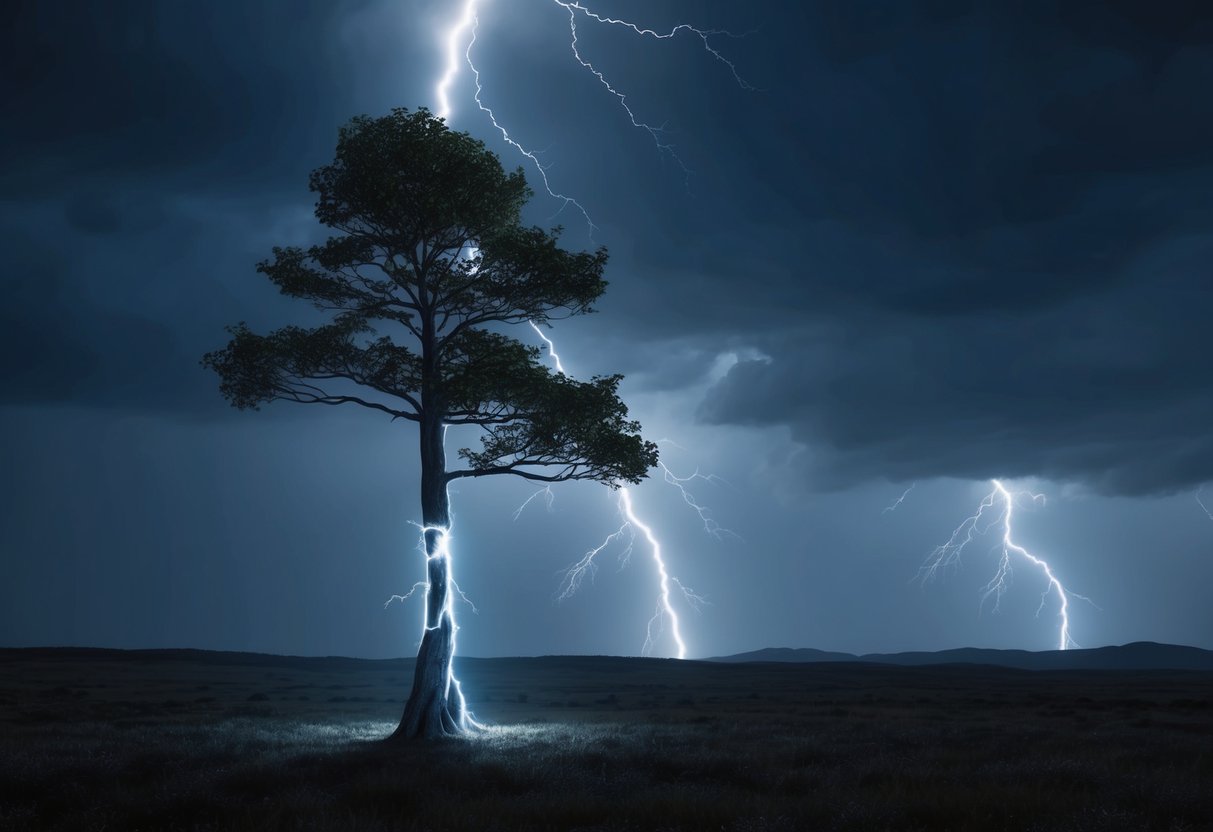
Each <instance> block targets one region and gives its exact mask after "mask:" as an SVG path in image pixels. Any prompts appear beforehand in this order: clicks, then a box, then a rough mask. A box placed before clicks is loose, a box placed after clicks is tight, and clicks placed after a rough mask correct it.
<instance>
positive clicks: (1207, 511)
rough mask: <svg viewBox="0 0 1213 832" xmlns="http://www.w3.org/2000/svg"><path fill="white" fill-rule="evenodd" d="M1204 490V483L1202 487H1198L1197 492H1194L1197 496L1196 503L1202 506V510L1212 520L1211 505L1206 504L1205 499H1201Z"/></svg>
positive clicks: (1212, 511) (1194, 495)
mask: <svg viewBox="0 0 1213 832" xmlns="http://www.w3.org/2000/svg"><path fill="white" fill-rule="evenodd" d="M1204 490H1205V488H1204V486H1203V485H1202V486H1201V487H1200V488H1198V489H1196V493H1195V494H1193V495H1192V496H1193V497H1195V498H1196V505H1198V506H1200V510H1201V511H1203V512H1204V513H1205V516H1206V517H1208V518H1209V519H1210V520H1213V510H1210V509H1209V507H1208V506H1207V505H1205V501H1204V500H1202V499H1200V492H1202V491H1204Z"/></svg>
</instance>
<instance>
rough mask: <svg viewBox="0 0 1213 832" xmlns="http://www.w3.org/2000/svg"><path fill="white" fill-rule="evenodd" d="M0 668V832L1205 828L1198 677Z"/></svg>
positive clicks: (6, 662)
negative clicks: (472, 721) (424, 700)
mask: <svg viewBox="0 0 1213 832" xmlns="http://www.w3.org/2000/svg"><path fill="white" fill-rule="evenodd" d="M461 668H462V669H461V676H462V677H463V679H464V686H465V689H466V690H467V691H468V692H469V694H470V697H471V700H472V704H473V707H474V708H475V710H476V712H477V714H478V715H479V716H480V717H481V718H482V719H484V720H485V721H487V722H490V723H492V725H493V726H494V727H492V728H490V729H489V730H488V731H487V732H485V733H484V734H483V735H482V736H481V737H479V738H477V739H472V740H444V741H438V742H427V743H413V744H408V745H401V746H389V745H385V744H384V743H381V742H378V741H377V740H378V739H379V738H381V737H384V736H386V735H387V734H388V733H390V731H391V729H392V728H393V727H394V726H395V721H396V719H397V718H398V716H399V713H400V709H401V699H402V697H403V695H404V693H405V692H406V691H407V687H408V683H409V679H410V670H411V668H410V663H408V662H405V661H396V662H360V661H355V660H348V659H287V658H283V657H269V656H264V657H257V656H247V655H243V656H242V655H236V654H232V655H223V654H206V653H190V652H173V651H159V652H157V653H149V654H141V653H118V652H113V653H111V652H103V651H65V652H56V651H17V650H10V651H0V829H5V830H8V829H15V830H19V829H26V828H31V829H37V828H51V829H63V830H86V829H181V830H194V829H249V830H252V829H257V830H262V829H319V830H329V829H349V830H379V829H403V830H423V829H456V830H477V832H482V831H483V830H513V829H518V830H522V829H526V830H530V829H584V830H608V829H610V830H615V829H668V830H737V831H738V832H741V831H742V830H754V831H755V832H757V831H758V830H800V829H822V830H831V829H855V830H868V829H899V830H900V829H905V830H910V829H920V830H936V829H980V830H1003V829H1039V830H1052V829H1058V830H1063V829H1064V830H1081V829H1089V830H1174V832H1179V830H1199V829H1213V674H1209V673H1195V672H1188V673H1184V672H1165V671H1149V672H1135V673H1130V672H1119V671H1107V672H1105V671H1085V672H1052V671H1050V672H1031V671H1018V670H1008V669H999V668H990V667H977V666H941V667H890V666H880V665H862V664H817V665H773V664H772V665H718V664H709V663H700V662H673V661H661V660H640V659H615V658H547V659H494V660H467V661H464V662H463V663H462V665H461Z"/></svg>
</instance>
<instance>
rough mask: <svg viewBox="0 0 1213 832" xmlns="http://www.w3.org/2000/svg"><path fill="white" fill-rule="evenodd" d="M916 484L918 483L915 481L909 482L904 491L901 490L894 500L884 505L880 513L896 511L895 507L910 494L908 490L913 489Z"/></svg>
mask: <svg viewBox="0 0 1213 832" xmlns="http://www.w3.org/2000/svg"><path fill="white" fill-rule="evenodd" d="M916 485H918V483H916V482H912V483H910V487H909V488H907V489H906V490H905V491H903V492H901V496H900V497H898V498H897V499H896V500H894V501H893V502H892V503H890V504H889V505H887V506H885V507H884V511H882V512H880V513H881V514H889V513H890V512H893V511H896V510H897V507H898V506H899V505H901V504H902V503H904V502H905V501H906V497H909V496H910V492H911V491H913V490H914V486H916Z"/></svg>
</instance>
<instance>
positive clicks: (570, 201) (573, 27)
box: [434, 0, 755, 235]
mask: <svg viewBox="0 0 1213 832" xmlns="http://www.w3.org/2000/svg"><path fill="white" fill-rule="evenodd" d="M482 2H484V0H465V1H464V4H463V7H462V9H461V11H460V15H459V17H458V19H457V20H456V21H455V22H454V23H452V24H451V27H450V28H449V29H448V30H447V32H446V36H445V40H444V46H445V49H444V52H445V55H446V66H445V68H444V71H443V74H442V76H441V77H440V78H439V80H438V83H437V85H436V86H435V88H434V97H435V99H437V102H438V110H437V115H438V116H439V117H440V118H443V119H447V120H449V119H450V116H451V114H452V112H453V107H452V106H451V100H450V89H451V86H452V85H453V84H454V81H455V78H456V77H458V75H459V71H460V64H461V63H465V64H467V67H468V69H469V70H470V71H471V73H472V77H473V79H474V81H475V92H474V93H473V95H472V99H473V100H474V101H475V103H476V107H477V108H478V109H479V110H480V112H482V113H484V114H485V115H486V116H488V119H489V121H490V122H491V123H492V125H493V127H494V128H496V130H497V131H498V132H499V133H500V134H501V137H502V139H504V140H505V142H506V143H507V144H509V145H510V146H511V147H513V148H514V149H515V150H516V151H518V153H519V154H521V155H522V156H524V157H526V158H527V159H528V160H529V161H530V162H531V163H532V164H533V165H534V167H535V170H536V171H537V172H538V173H539V178H540V179H541V180H542V181H543V188H544V190H545V191H546V192H547V194H548V196H550V197H552V198H553V199H556V200H559V201H560V203H561V208H560V210H564V209H565V208H569V207H573V208H576V209H577V211H578V212H579V213H580V214H581V216H582V217H583V218H584V219H585V221H586V224H587V226H588V227H589V231H590V234H591V235H593V233H594V231H595V230H596V229H597V226H595V225H594V221H593V220H592V219H591V218H590V214H589V212H588V211H587V210H586V209H585V207H584V206H583V205H582V204H581V203H580V202H578V201H577V200H576V199H575V198H573V197H571V196H568V195H566V194H562V193H560V192H558V191H556V190H555V189H553V187H552V183H551V181H550V180H549V179H548V168H547V167H546V166H545V165H544V164H543V163H542V162H541V161H540V160H539V156H538V154H537V153H536V152H535V151H533V150H531V149H529V148H527V147H526V146H524V145H523V144H521V143H520V142H519V141H518V140H517V139H515V138H514V137H513V136H512V135H511V134H510V132H509V131H508V130H507V129H506V128H505V126H504V125H503V124H502V123H501V122H500V121H499V120H498V118H497V115H496V113H495V112H494V111H493V109H492V108H491V107H489V106H488V105H487V104H485V103H484V99H483V97H482V96H483V92H484V90H483V85H482V84H481V81H480V70H479V69H478V68H477V66H476V63H475V61H474V60H473V59H472V48H473V47H474V46H475V44H476V38H477V29H478V27H479V19H478V18H477V14H476V13H477V10H478V9H479V7H480V4H481V3H482ZM552 2H553V3H554V4H555V5H557V6H559V7H561V8H562V9H564V10H565V11H566V12H568V15H569V47H570V49H571V50H572V53H573V58H574V60H576V62H577V63H578V64H579V65H580V66H581V67H582V68H583V69H585V70H586V71H587V72H589V73H590V74H591V75H593V76H594V78H595V79H597V81H598V83H599V84H600V85H601V86H602V87H603V88H604V89H606V91H607V92H608V93H610V95H612V96H614V98H615V99H616V100H617V101H618V102H619V106H620V107H621V108H622V109H623V111H624V113H625V114H626V115H627V118H628V121H629V122H630V123H631V125H632V126H633V127H635V128H637V129H639V130H644V131H645V132H647V133H648V134H649V136H650V137H651V138H652V139H653V142H654V144H655V145H656V146H657V149H658V151H660V152H663V153H666V154H668V155H669V156H670V158H671V159H673V160H674V162H675V163H676V164H677V165H678V166H679V168H680V169H681V170H682V172H683V174H684V175H686V176H688V177H689V176H690V173H691V171H690V169H689V168H688V167H687V165H686V164H685V163H684V162H683V160H682V159H681V158H680V157H679V156H678V154H677V153H676V152H675V149H674V146H673V145H672V144H670V143H669V142H668V141H666V140H665V138H664V136H665V133H666V131H665V128H664V126H661V127H659V126H656V125H653V124H649V123H648V122H646V121H642V120H641V119H639V118H637V116H636V113H635V111H634V110H633V109H632V107H631V105H630V104H629V103H628V96H627V94H626V93H623V92H621V91H620V90H619V89H618V88H617V87H616V86H615V85H614V84H613V83H612V82H611V81H610V79H608V78H607V76H606V75H605V74H604V73H603V72H602V71H601V70H599V69H598V68H597V67H596V66H595V65H594V64H593V63H592V62H591V61H590V60H589V59H588V58H586V57H585V56H584V55H583V54H582V52H581V48H580V42H579V39H578V32H577V15H578V14H581V15H583V16H584V17H585V18H587V19H589V20H591V21H593V22H594V23H596V24H599V25H603V26H620V27H623V28H625V29H629V30H631V31H632V32H633V33H635V34H636V35H638V36H640V37H642V38H646V37H647V38H654V39H656V40H670V39H672V38H674V37H676V36H677V35H679V34H680V33H685V34H688V35H693V36H695V37H698V38H699V39H700V40H701V41H702V42H703V48H704V51H706V52H707V53H708V54H709V55H711V56H712V58H713V59H715V60H716V61H718V62H719V63H722V64H724V65H725V66H726V67H728V69H729V72H730V73H731V74H732V76H733V79H734V80H735V81H736V82H737V84H738V85H739V86H740V87H741V88H742V89H745V90H751V91H752V90H754V89H755V87H753V86H751V85H750V84H749V83H747V82H746V80H745V79H744V78H742V77H741V74H740V73H739V72H738V71H737V66H736V64H734V63H733V62H732V61H730V60H729V59H728V58H726V57H725V56H724V55H722V54H721V53H720V51H719V50H718V49H716V47H714V46H712V42H711V38H712V37H719V36H723V37H736V36H735V35H733V34H731V33H730V32H727V31H724V30H720V29H699V28H696V27H694V26H691V25H689V24H686V23H680V24H678V25H676V26H674V27H673V28H671V29H670V30H669V31H668V32H664V33H662V32H658V31H656V30H653V29H649V28H645V27H642V26H638V25H637V24H635V23H631V22H629V21H626V20H618V19H616V18H611V17H604V16H602V15H599V14H596V13H595V12H592V11H591V10H590V9H588V8H586V7H585V6H583V5H582V4H581V3H578V2H568V0H552ZM465 39H466V43H467V46H466V47H465V48H464V49H463V55H462V61H461V60H460V54H459V53H460V49H459V44H460V43H461V42H463V41H465ZM557 213H559V212H557Z"/></svg>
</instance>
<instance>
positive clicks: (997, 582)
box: [919, 480, 1090, 650]
mask: <svg viewBox="0 0 1213 832" xmlns="http://www.w3.org/2000/svg"><path fill="white" fill-rule="evenodd" d="M990 483H991V485H993V486H994V490H993V491H991V492H990V493H989V494H987V495H986V496H985V497H984V498H983V499H982V501H981V503H980V504H978V506H977V511H976V513H974V514H973V515H971V516H969V517H967V518H965V520H964V522H962V523H961V524H960V525H959V526H957V527H956V530H955V531H953V532H952V536H951V537H950V538H949V539H948V541H947V543H944V544H941V545H939V546H936V547H935V549H934V550H933V551H932V552H931V554H930V555H929V556H928V557H927V560H926V562H925V563H923V565H922V568H921V569H920V570H919V578H920V579H921V580H922V581H924V582H925V581H929V580H931V579H933V578H935V577H936V575H937V574H938V572H939V571H940V570H941V569H943V568H945V567H949V566H957V565H958V564H959V563H960V555H961V553H962V552H963V551H964V549H965V547H966V546H968V545H969V544H970V543H972V542H973V539H974V538H976V537H980V536H982V535H984V534H986V533H987V532H988V531H990V529H991V528H993V527H994V526H997V525H1001V526H1002V538H1001V540H1000V542H999V546H998V547H997V548H999V549H1000V550H1001V552H1000V555H999V558H998V568H997V569H996V571H995V573H994V577H993V578H991V579H990V582H989V583H987V584H986V585H985V587H984V588H983V590H982V596H981V603H982V605H983V606H984V605H985V603H986V601H988V600H989V599H990V597H991V596H993V597H994V610H995V611H997V610H998V603H999V601H1000V600H1001V599H1002V596H1003V594H1004V593H1005V592H1006V591H1007V589H1008V587H1009V586H1010V580H1011V556H1012V555H1018V556H1019V557H1021V558H1023V559H1024V560H1026V561H1028V562H1029V563H1031V564H1032V565H1033V566H1036V567H1037V568H1039V569H1040V570H1041V571H1042V572H1043V573H1044V575H1045V578H1046V581H1047V583H1046V585H1045V590H1044V592H1042V593H1041V595H1040V606H1039V607H1037V609H1036V613H1037V615H1039V614H1040V611H1041V610H1042V609H1044V605H1045V601H1046V600H1047V599H1048V597H1049V596H1050V595H1052V594H1056V595H1057V597H1058V600H1059V603H1060V608H1059V609H1058V613H1057V616H1058V619H1059V629H1058V635H1057V649H1058V650H1066V649H1068V648H1070V647H1077V646H1078V645H1077V644H1076V643H1075V641H1074V640H1073V639H1072V638H1071V637H1070V598H1071V597H1074V598H1080V599H1082V600H1084V601H1090V599H1088V598H1086V597H1084V596H1082V595H1078V594H1077V593H1073V592H1070V591H1069V590H1068V589H1066V588H1065V586H1063V585H1062V583H1061V581H1060V580H1059V579H1058V577H1057V575H1056V573H1054V571H1053V567H1051V566H1050V565H1049V564H1048V562H1046V561H1045V560H1044V559H1043V558H1040V557H1038V556H1037V555H1034V554H1032V553H1031V552H1029V551H1028V550H1027V549H1025V548H1024V547H1023V546H1021V545H1019V544H1018V543H1016V542H1015V541H1014V540H1013V539H1012V535H1013V533H1014V532H1013V528H1012V522H1013V520H1014V513H1015V501H1016V498H1019V497H1028V498H1030V499H1031V501H1032V502H1034V503H1042V504H1043V503H1044V501H1045V498H1044V495H1043V494H1033V493H1031V492H1029V491H1020V492H1011V491H1009V490H1008V489H1007V487H1006V486H1005V485H1003V483H1002V481H1001V480H990ZM996 505H997V506H999V508H997V509H995V506H996ZM987 509H990V510H992V511H991V514H992V515H993V519H990V520H988V521H985V522H984V523H983V518H985V516H986V512H987Z"/></svg>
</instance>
